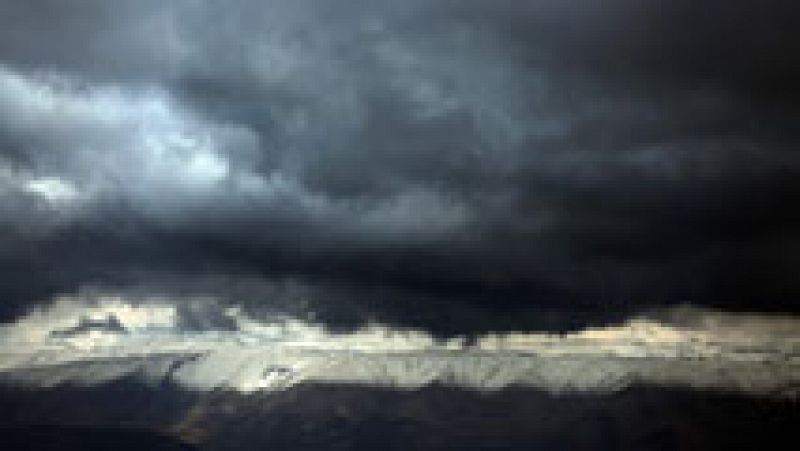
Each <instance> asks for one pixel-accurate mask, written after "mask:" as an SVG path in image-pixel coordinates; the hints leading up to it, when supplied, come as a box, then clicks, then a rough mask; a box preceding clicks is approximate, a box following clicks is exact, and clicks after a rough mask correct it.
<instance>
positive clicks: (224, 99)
mask: <svg viewBox="0 0 800 451" xmlns="http://www.w3.org/2000/svg"><path fill="white" fill-rule="evenodd" d="M400 3H401V2H389V1H356V0H348V1H344V2H342V1H336V2H334V1H288V0H286V1H282V0H275V1H268V2H258V1H237V2H221V1H192V0H185V1H175V2H155V1H153V2H149V1H148V2H133V1H122V2H113V4H111V3H108V2H100V1H80V2H55V1H24V2H23V1H7V2H3V4H2V6H0V21H1V23H0V63H2V66H0V117H2V118H3V119H2V121H0V146H2V147H1V148H0V190H2V191H0V199H1V200H2V204H0V213H1V214H2V219H0V227H2V230H3V232H4V233H3V236H2V237H0V268H2V269H3V274H5V276H4V277H3V281H2V285H1V288H0V293H2V295H3V297H4V298H5V299H4V302H5V303H6V305H7V306H9V307H8V308H7V311H9V312H14V311H18V309H19V308H21V306H23V305H26V304H28V303H29V302H31V301H35V300H44V299H47V298H48V297H49V296H51V295H52V294H55V293H58V292H63V291H70V290H76V289H78V288H79V287H81V286H83V285H87V284H110V285H114V284H116V283H121V284H125V283H129V282H130V278H131V277H132V276H131V275H130V274H139V273H141V271H143V270H146V273H148V274H151V276H149V277H151V278H154V279H160V278H162V277H166V278H182V277H185V278H186V280H188V281H191V282H183V283H184V284H187V283H191V284H194V285H196V286H198V287H205V288H202V289H200V288H198V290H201V291H202V290H208V291H215V292H219V291H224V290H225V289H226V288H225V287H228V288H230V287H229V284H225V283H223V284H221V285H219V286H217V285H218V284H215V283H212V282H202V281H203V280H205V279H206V278H207V277H208V276H207V275H208V274H225V275H227V276H229V277H231V278H232V279H231V280H239V278H240V277H244V278H250V277H255V278H263V279H264V280H267V281H269V280H273V279H275V280H279V281H280V280H284V279H285V278H289V279H291V280H299V281H301V282H298V283H305V284H307V285H308V290H310V291H309V294H308V295H307V296H306V297H305V298H306V299H312V301H310V302H311V303H312V304H313V305H309V306H308V307H307V308H308V309H311V310H317V311H324V312H326V313H325V314H322V315H321V316H322V317H323V318H322V319H323V320H325V321H327V322H329V323H334V322H336V319H335V318H334V317H335V316H336V315H340V316H342V315H343V316H345V317H347V318H348V319H347V320H346V321H343V322H345V323H352V322H356V323H357V322H358V321H359V320H360V319H373V318H375V317H378V318H380V319H381V320H385V321H393V320H395V321H401V322H403V323H405V324H415V323H416V324H420V323H424V324H425V325H426V326H429V327H435V323H436V322H437V321H440V320H441V317H442V316H446V315H444V314H443V313H441V312H445V311H448V309H450V307H439V306H440V305H458V304H459V303H460V302H461V301H468V302H466V303H467V304H469V305H478V306H483V307H491V308H494V307H497V309H499V311H500V313H499V314H500V315H501V316H503V315H507V314H508V313H507V312H508V311H505V310H504V309H506V308H508V307H509V306H514V308H520V307H523V308H524V307H529V306H545V307H546V308H556V309H581V310H587V309H588V310H593V309H596V310H598V311H603V310H611V311H615V312H624V311H627V310H629V309H632V308H639V307H641V306H647V305H652V304H659V303H670V302H683V301H689V302H695V303H701V304H703V303H705V304H711V305H719V306H724V307H729V308H745V309H752V308H756V309H768V310H792V309H795V308H796V301H795V299H797V295H799V294H800V285H798V283H797V282H795V281H794V279H796V278H795V277H794V272H795V268H796V267H797V264H798V263H799V262H798V261H797V257H796V255H797V253H796V252H793V250H796V249H797V248H798V245H799V244H800V236H798V225H800V224H799V222H800V217H798V214H797V213H796V212H795V210H794V208H793V205H792V201H791V200H792V199H794V198H797V196H798V195H800V184H799V183H798V182H797V180H798V179H797V175H798V174H797V173H798V170H799V169H800V167H799V165H800V158H798V156H797V153H796V152H797V151H796V146H797V144H798V141H800V140H798V133H797V130H796V128H797V127H796V123H797V115H798V114H799V113H800V109H798V103H797V102H798V98H797V87H796V85H795V82H794V80H797V79H800V78H798V75H800V56H799V55H800V52H799V51H798V50H800V49H798V48H797V46H798V44H797V43H798V42H800V39H798V38H800V37H798V36H796V34H797V31H796V30H798V27H797V26H796V24H797V19H798V12H797V7H796V6H795V5H794V3H793V2H789V1H772V2H766V3H759V4H758V5H756V4H755V3H753V2H745V1H734V2H726V3H725V4H724V5H721V4H719V3H718V2H689V1H671V2H666V1H656V0H648V1H643V2H642V1H636V2H634V1H629V0H615V1H608V2H594V1H588V0H587V1H575V2H561V1H559V2H556V1H547V0H545V1H533V2H500V3H499V4H498V2H485V1H471V0H465V1H445V0H440V1H434V2H430V1H425V2H422V1H410V2H402V4H400ZM152 274H160V276H158V277H156V276H152ZM212 279H213V277H212ZM248 280H249V279H248ZM150 283H151V284H152V285H153V286H160V287H161V289H162V290H165V291H174V290H176V289H177V288H175V284H174V283H168V284H162V283H161V282H156V281H151V282H150ZM263 283H265V284H273V283H278V284H280V283H281V282H274V281H272V282H266V281H265V282H263ZM142 284H144V285H147V282H141V281H137V282H136V283H135V285H137V286H139V285H142ZM331 284H333V285H335V286H336V287H337V288H332V287H331ZM178 285H180V284H178ZM212 285H213V286H214V287H212ZM320 287H322V288H320ZM259 290H261V289H259ZM263 290H264V291H265V292H269V293H272V292H271V291H270V290H268V289H266V288H264V289H263ZM257 291H258V290H254V292H257ZM387 293H390V294H387ZM217 294H218V295H219V293H217ZM273 294H274V295H271V296H270V299H266V297H265V296H260V295H259V296H256V295H248V296H245V297H249V298H252V299H255V300H253V301H252V302H251V304H252V305H259V304H269V303H273V304H275V305H284V304H285V305H284V307H286V308H287V309H289V307H288V304H290V303H292V302H294V301H293V299H295V297H293V296H288V295H286V294H285V292H284V291H280V290H279V291H278V292H275V293H273ZM278 298H286V299H289V300H291V301H288V300H284V299H278ZM389 298H391V299H389ZM345 299H346V300H345ZM401 299H402V300H401ZM232 302H237V301H236V300H233V301H232ZM298 302H299V301H298ZM404 302H405V303H406V304H405V306H404ZM426 306H428V307H426ZM254 308H255V307H254ZM426 308H428V309H429V310H430V312H429V313H424V312H425V310H426ZM469 308H472V307H469ZM463 309H464V310H463V311H466V310H468V308H467V307H463ZM453 310H455V309H453ZM435 312H440V313H435ZM348 315H349V316H348ZM426 315H427V316H426ZM470 315H473V316H475V315H474V314H473V313H469V314H467V313H464V315H463V316H464V318H467V317H468V316H470ZM456 316H457V315H456ZM423 317H424V318H426V319H424V320H423V319H421V318H423ZM434 317H435V318H439V320H431V318H434ZM470 317H471V316H470ZM453 321H457V320H453ZM464 321H465V324H467V325H466V326H465V327H466V328H472V327H491V326H488V325H489V324H494V323H492V322H491V321H489V320H487V321H486V324H484V325H482V326H478V325H477V322H475V321H473V320H467V319H464ZM503 321H505V320H502V321H499V322H498V323H497V324H500V325H499V326H498V327H521V326H519V325H517V324H514V325H511V324H510V323H504V322H503Z"/></svg>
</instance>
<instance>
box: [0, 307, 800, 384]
mask: <svg viewBox="0 0 800 451" xmlns="http://www.w3.org/2000/svg"><path fill="white" fill-rule="evenodd" d="M180 306H181V307H180V309H179V308H177V307H176V306H175V305H174V304H172V305H171V304H165V303H164V302H163V300H158V299H150V300H145V301H140V302H137V303H131V302H128V301H126V300H124V299H122V298H120V297H113V296H105V297H100V298H97V299H93V300H89V301H88V302H87V300H86V299H84V300H82V301H81V300H76V299H61V300H59V301H57V302H55V303H54V304H53V305H52V306H51V307H48V308H47V309H41V310H37V311H35V312H33V313H31V314H29V315H28V316H26V317H24V318H21V319H20V320H19V321H17V322H16V323H15V324H13V325H9V326H3V328H2V329H0V336H1V337H2V343H3V345H2V347H0V375H1V376H2V379H3V380H5V381H7V382H12V383H14V384H23V385H25V386H33V387H58V386H62V385H79V386H97V385H98V384H106V383H112V382H114V381H118V380H121V379H124V378H127V377H134V378H136V379H137V380H140V381H141V382H144V383H156V384H163V383H165V382H169V383H174V384H178V385H180V386H182V387H184V388H187V389H192V390H201V391H206V390H213V389H229V390H236V391H240V392H244V393H251V392H254V391H262V390H266V391H275V390H283V389H286V388H288V387H290V386H293V385H295V384H298V383H301V382H305V383H312V382H318V383H352V384H363V385H379V386H390V387H399V388H420V387H424V386H427V385H430V384H435V383H438V384H445V385H453V386H456V387H464V388H471V389H479V390H496V389H501V388H504V387H508V386H511V385H524V386H531V387H536V388H539V389H543V390H548V391H553V392H563V391H567V392H570V391H581V392H583V391H589V392H613V391H616V390H620V389H623V388H626V387H629V386H631V385H636V384H655V385H663V386H686V387H690V388H713V389H722V390H729V391H741V392H743V393H747V394H752V395H760V396H777V397H788V398H793V397H796V395H797V393H796V387H797V383H798V382H800V361H798V359H797V352H798V350H799V349H800V334H798V330H800V327H799V326H800V324H798V320H797V319H794V318H790V317H781V316H759V315H732V314H726V313H721V312H710V311H701V310H697V309H692V308H688V307H685V308H683V309H679V310H670V311H664V312H660V313H659V314H653V315H651V316H650V317H649V318H648V317H641V318H636V319H631V320H629V321H627V322H625V323H623V324H620V325H617V326H608V327H603V328H593V329H586V330H583V331H580V332H572V333H568V334H548V333H532V332H522V331H520V332H508V333H488V334H483V335H479V336H469V337H467V336H455V337H450V338H448V339H443V338H437V337H435V336H433V335H431V334H430V333H428V332H426V331H424V330H419V329H417V330H414V329H396V328H391V327H387V326H385V325H378V324H374V325H371V326H367V327H363V328H361V329H358V330H354V331H351V332H348V333H334V332H331V331H330V330H327V329H326V328H325V327H324V326H322V325H320V324H314V323H312V322H309V321H307V320H300V319H297V318H286V317H284V318H280V317H276V318H272V319H271V320H256V319H254V318H252V317H248V316H247V315H246V314H245V313H244V312H243V311H242V310H240V309H236V308H227V309H225V310H219V306H218V305H214V304H213V302H211V301H210V300H207V299H206V300H194V301H192V302H189V301H187V302H184V303H182V304H180ZM187 306H191V307H187ZM209 312H213V313H216V314H217V315H219V317H220V318H224V321H222V320H217V321H216V323H215V324H210V323H208V324H206V326H205V328H198V327H197V321H196V317H197V316H198V315H204V316H206V317H209V316H210V315H209ZM187 318H189V319H191V318H194V319H195V321H194V322H193V323H192V325H189V324H190V322H188V321H187ZM223 323H224V324H225V325H226V327H225V328H220V327H219V325H220V324H223Z"/></svg>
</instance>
